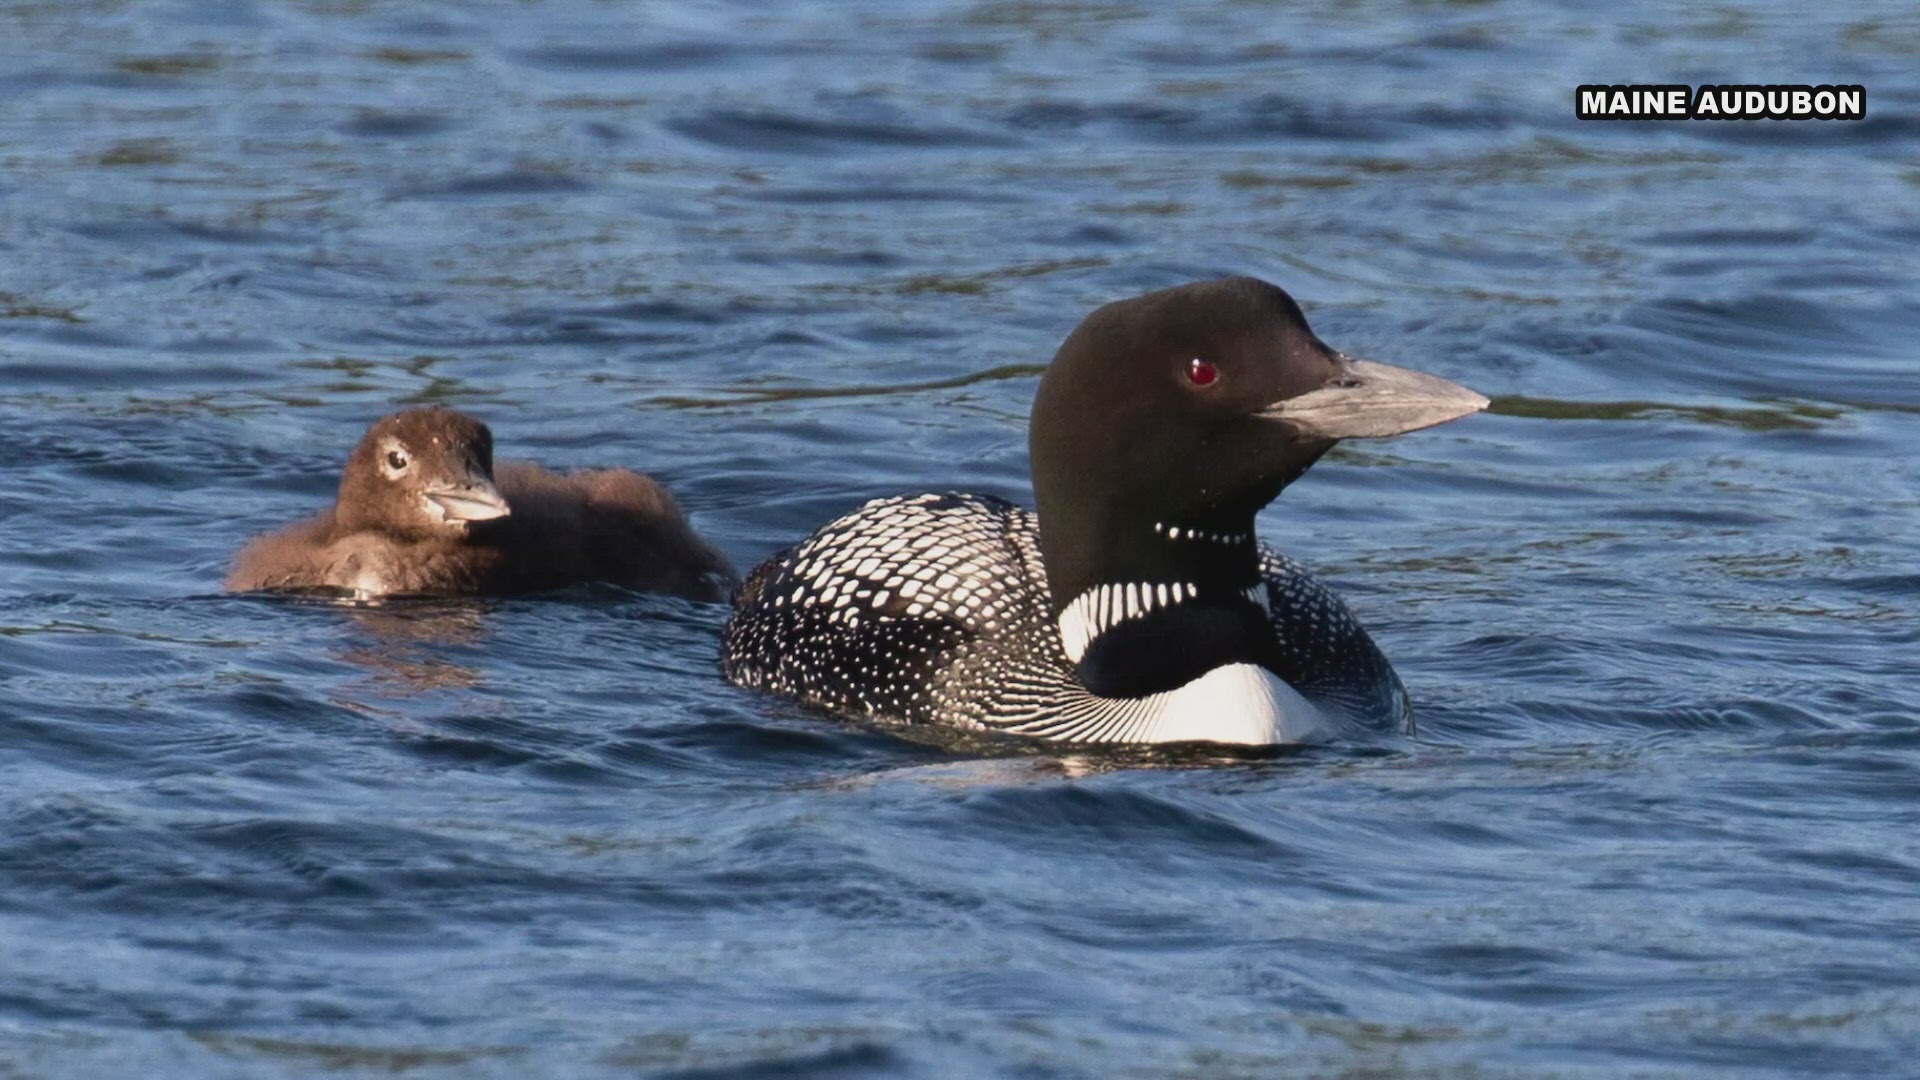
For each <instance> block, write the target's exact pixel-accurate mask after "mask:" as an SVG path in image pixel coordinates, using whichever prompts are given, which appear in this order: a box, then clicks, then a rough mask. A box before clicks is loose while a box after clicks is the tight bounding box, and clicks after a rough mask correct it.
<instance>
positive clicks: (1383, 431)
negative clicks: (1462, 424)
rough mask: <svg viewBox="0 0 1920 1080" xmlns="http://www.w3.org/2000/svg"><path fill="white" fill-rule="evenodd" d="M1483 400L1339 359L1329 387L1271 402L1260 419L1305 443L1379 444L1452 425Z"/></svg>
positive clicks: (1438, 381) (1411, 374)
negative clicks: (1287, 427) (1285, 427)
mask: <svg viewBox="0 0 1920 1080" xmlns="http://www.w3.org/2000/svg"><path fill="white" fill-rule="evenodd" d="M1487 404H1488V402H1487V399H1486V398H1485V397H1482V396H1481V395H1479V394H1476V393H1474V392H1473V391H1471V390H1469V389H1467V388H1466V387H1464V386H1461V385H1460V384H1458V383H1453V382H1448V381H1447V380H1445V379H1442V378H1440V377H1439V376H1438V375H1428V374H1426V373H1425V372H1420V371H1413V370H1410V369H1408V368H1403V367H1394V366H1393V365H1392V364H1376V363H1374V362H1372V361H1370V360H1353V359H1349V358H1345V357H1343V358H1342V370H1341V372H1340V374H1339V375H1337V376H1335V377H1334V379H1333V381H1331V382H1329V383H1327V384H1326V385H1325V386H1322V387H1320V388H1318V389H1315V390H1309V391H1307V392H1306V393H1304V394H1300V395H1298V396H1297V397H1290V398H1286V399H1285V400H1282V401H1276V402H1274V403H1273V404H1272V405H1269V406H1267V408H1266V409H1264V410H1262V411H1261V412H1260V414H1259V415H1261V416H1263V417H1266V418H1268V419H1271V420H1280V421H1283V422H1285V423H1288V424H1291V425H1293V426H1294V427H1295V428H1297V429H1299V430H1300V432H1301V433H1302V434H1304V435H1306V436H1308V437H1310V438H1319V439H1378V438H1383V437H1385V436H1388V435H1398V434H1401V433H1402V432H1407V431H1418V430H1419V429H1421V428H1423V427H1432V426H1433V425H1435V424H1444V423H1446V422H1447V421H1449V420H1457V419H1459V418H1460V417H1462V416H1465V415H1467V414H1468V413H1475V412H1479V411H1480V410H1481V409H1484V408H1486V407H1487Z"/></svg>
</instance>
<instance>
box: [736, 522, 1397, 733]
mask: <svg viewBox="0 0 1920 1080" xmlns="http://www.w3.org/2000/svg"><path fill="white" fill-rule="evenodd" d="M1168 532H1169V535H1171V529H1169V530H1168ZM1261 571H1262V576H1263V578H1264V581H1263V582H1262V583H1261V584H1260V585H1257V586H1255V587H1254V588H1253V589H1252V590H1250V591H1249V593H1248V596H1249V598H1250V599H1253V600H1254V601H1255V602H1256V603H1258V604H1260V605H1261V606H1262V607H1263V608H1264V609H1265V610H1266V611H1267V612H1268V616H1269V621H1270V623H1271V625H1272V626H1273V628H1274V635H1275V641H1276V646H1277V650H1276V652H1277V655H1278V656H1279V658H1280V660H1279V662H1278V666H1277V669H1276V670H1275V671H1272V672H1267V673H1266V675H1264V676H1261V677H1259V678H1255V677H1254V675H1255V674H1257V673H1259V672H1264V671H1265V669H1253V670H1252V672H1238V673H1232V672H1228V669H1229V668H1233V669H1239V668H1248V667H1249V665H1244V664H1236V665H1227V666H1226V667H1224V668H1216V669H1214V670H1213V671H1211V672H1208V673H1207V674H1206V675H1204V676H1202V677H1201V678H1199V679H1196V680H1194V682H1192V683H1189V684H1188V685H1187V686H1185V687H1181V688H1178V689H1175V690H1171V691H1166V692H1164V693H1160V694H1151V695H1147V696H1145V697H1140V698H1109V697H1101V696H1098V695H1096V694H1094V693H1092V692H1091V691H1089V690H1087V689H1086V687H1084V686H1082V685H1081V684H1080V683H1079V682H1078V681H1077V679H1076V678H1075V677H1074V673H1073V660H1072V659H1070V657H1072V656H1078V655H1084V652H1085V649H1086V645H1087V643H1088V642H1090V641H1091V640H1092V638H1093V636H1094V635H1095V634H1097V633H1099V632H1100V630H1101V629H1104V628H1106V627H1110V626H1112V625H1113V624H1114V623H1116V622H1118V621H1121V620H1124V619H1126V618H1131V617H1137V616H1138V615H1139V614H1141V613H1144V612H1146V611H1151V610H1154V609H1155V608H1158V607H1163V606H1166V605H1168V604H1169V603H1178V602H1179V601H1180V600H1183V599H1187V598H1189V597H1190V596H1191V595H1192V592H1191V591H1190V590H1191V589H1192V586H1191V585H1190V584H1188V583H1184V582H1129V583H1119V584H1110V585H1105V586H1100V587H1098V588H1096V589H1093V590H1089V592H1088V593H1087V594H1085V595H1083V596H1081V597H1077V598H1075V600H1074V602H1073V604H1072V605H1070V606H1069V608H1068V610H1067V611H1066V612H1063V613H1062V615H1061V618H1060V620H1059V622H1058V623H1057V624H1056V623H1055V621H1054V620H1053V619H1052V618H1051V617H1050V615H1051V612H1050V608H1051V603H1050V599H1049V597H1048V593H1047V586H1046V580H1047V579H1046V570H1045V567H1044V566H1043V565H1042V563H1041V561H1040V552H1039V537H1038V532H1037V529H1036V526H1035V522H1034V517H1033V515H1032V514H1031V513H1029V512H1028V511H1026V510H1023V509H1020V508H1019V507H1016V506H1014V505H1012V504H1011V503H1008V502H1006V501H1004V500H1001V499H997V498H992V497H990V496H979V495H959V494H944V495H916V496H906V497H899V498H892V499H877V500H874V501H873V502H870V503H867V504H866V505H865V506H862V507H861V508H859V509H858V510H855V511H854V512H852V513H850V514H848V515H846V516H845V517H842V518H840V519H838V520H836V521H834V522H831V523H830V524H828V525H826V526H825V527H823V528H822V529H821V530H820V531H819V532H817V533H815V534H814V535H813V536H811V537H809V538H808V539H806V540H805V541H803V542H802V543H801V544H799V545H798V546H797V547H795V548H793V549H791V550H790V551H788V552H785V553H783V554H780V555H776V556H774V557H773V558H771V559H769V560H767V561H766V562H765V563H763V564H762V565H761V566H760V567H759V568H758V569H756V570H755V571H754V572H753V573H752V575H750V576H749V577H748V579H747V581H746V583H745V584H744V585H743V586H742V587H741V590H740V595H739V598H738V607H737V609H736V611H735V612H734V615H733V617H732V618H731V619H730V620H729V621H728V623H727V627H726V631H725V635H724V640H723V643H722V655H721V664H722V668H723V670H724V671H725V674H726V676H727V678H728V679H730V680H732V681H733V682H735V683H738V684H740V685H743V686H750V687H757V688H760V689H765V690H770V691H774V692H778V693H784V694H789V695H792V696H794V697H797V698H799V699H800V700H802V701H804V702H807V703H809V704H813V705H817V706H821V707H824V708H827V709H830V710H832V711H834V712H837V713H840V714H842V715H848V716H852V717H855V718H860V719H871V720H887V721H893V722H904V723H938V724H948V725H954V726H958V727H965V728H979V729H989V730H998V731H1005V732H1012V733H1017V734H1021V735H1029V736H1035V737H1039V738H1045V739H1056V740H1068V741H1075V742H1153V741H1169V740H1178V739H1195V738H1205V739H1213V740H1215V741H1223V742H1231V741H1260V739H1259V738H1254V737H1253V735H1257V734H1258V732H1259V731H1260V730H1262V729H1261V728H1260V727H1259V724H1260V723H1262V722H1263V721H1257V720H1256V719H1255V718H1253V717H1252V716H1250V715H1242V714H1243V713H1246V711H1247V710H1248V709H1267V710H1269V711H1272V712H1273V713H1274V716H1273V717H1272V718H1271V719H1272V732H1271V736H1270V737H1271V738H1272V739H1274V740H1280V741H1288V740H1292V739H1297V738H1300V737H1304V735H1306V734H1311V733H1312V732H1314V731H1317V730H1321V729H1322V728H1324V727H1325V726H1326V724H1328V723H1334V722H1338V721H1341V720H1345V721H1348V722H1355V723H1359V724H1363V725H1366V726H1370V727H1397V728H1405V727H1408V726H1410V723H1411V713H1410V711H1409V710H1408V708H1407V704H1406V695H1405V691H1404V690H1402V689H1401V687H1400V681H1399V679H1398V678H1397V677H1396V676H1395V675H1394V674H1393V669H1392V667H1391V666H1390V665H1389V664H1388V663H1387V660H1386V658H1385V657H1384V656H1382V655H1381V654H1380V651H1379V650H1378V648H1376V647H1375V646H1374V644H1373V642H1372V640H1371V639H1370V638H1368V637H1367V635H1366V632H1365V631H1364V630H1363V629H1361V627H1360V625H1359V623H1358V622H1356V621H1355V620H1354V618H1353V616H1352V615H1350V614H1349V613H1348V612H1347V609H1346V606H1345V605H1344V604H1342V603H1341V602H1340V599H1339V598H1338V597H1337V596H1335V595H1334V594H1333V593H1332V592H1331V591H1329V590H1328V589H1327V588H1326V587H1325V586H1324V585H1322V584H1320V582H1319V581H1317V580H1316V579H1314V578H1313V577H1312V576H1311V575H1310V574H1308V573H1307V572H1306V571H1305V569H1303V568H1302V567H1301V566H1300V565H1299V564H1298V563H1296V562H1294V561H1293V560H1291V559H1288V558H1286V557H1285V556H1282V555H1279V554H1276V553H1274V552H1271V551H1266V550H1263V551H1262V553H1261ZM1076 644H1077V648H1078V650H1079V652H1078V653H1076V652H1075V651H1074V650H1075V648H1076ZM1223 672H1228V673H1227V674H1222V673H1223ZM1269 683H1271V685H1270V684H1269ZM1235 702H1239V703H1240V704H1234V703H1235ZM1223 710H1224V711H1223ZM1249 733H1252V734H1249ZM1242 736H1245V738H1242Z"/></svg>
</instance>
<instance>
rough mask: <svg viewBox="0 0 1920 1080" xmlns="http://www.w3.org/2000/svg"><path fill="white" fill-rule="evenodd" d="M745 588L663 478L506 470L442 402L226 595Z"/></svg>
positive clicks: (382, 443) (351, 461)
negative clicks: (599, 586)
mask: <svg viewBox="0 0 1920 1080" xmlns="http://www.w3.org/2000/svg"><path fill="white" fill-rule="evenodd" d="M735 580H736V579H735V578H734V574H733V570H732V568H731V567H730V566H729V565H728V564H727V561H726V559H725V558H724V557H723V556H721V555H720V553H719V552H717V551H715V550H714V549H713V548H711V547H709V546H708V545H707V544H706V542H705V541H703V540H701V539H700V538H699V537H698V536H696V535H695V534H694V532H693V529H692V528H691V527H690V526H689V525H688V524H687V522H686V519H685V518H683V517H681V516H680V510H679V508H678V507H676V506H675V505H674V502H673V497H672V496H671V495H669V494H667V492H666V489H665V488H662V487H661V486H660V485H659V484H657V483H655V482H654V481H653V480H652V479H650V478H648V477H646V476H642V475H640V474H639V473H634V472H629V471H628V470H626V469H587V470H581V471H578V472H570V473H564V474H563V473H553V472H548V471H547V470H545V469H542V468H540V467H539V466H537V465H529V464H525V463H521V462H502V463H501V464H500V468H499V469H498V470H497V471H496V470H495V469H494V467H493V433H492V432H490V431H489V430H488V429H487V425H485V424H483V423H481V422H480V421H478V420H475V419H474V418H473V417H470V416H467V415H465V414H464V413H460V412H456V411H454V410H453V409H449V408H447V407H445V406H432V407H429V408H416V409H403V410H401V411H400V412H396V413H393V414H391V415H388V416H384V417H382V418H380V419H379V420H378V421H376V422H375V423H374V424H373V426H372V427H371V428H369V429H368V430H367V434H366V436H365V437H364V438H362V439H361V440H360V444H359V445H358V446H356V447H354V450H353V453H352V455H351V456H349V457H348V458H347V467H346V470H345V471H344V472H343V473H342V474H341V476H340V490H339V495H338V497H337V498H336V499H335V500H334V504H333V506H331V507H329V508H328V509H327V510H326V511H324V512H322V513H320V514H318V515H316V516H314V517H311V518H308V519H307V520H305V521H300V522H296V523H294V524H292V525H289V526H287V527H286V528H283V529H281V530H280V531H278V532H274V533H270V534H268V535H265V536H262V537H259V538H257V539H255V540H254V541H253V542H252V543H250V544H248V545H247V546H246V548H244V549H243V550H242V551H241V552H240V553H239V554H238V555H237V556H235V557H234V562H233V572H232V573H231V574H230V575H229V576H228V578H227V588H228V590H230V591H232V592H249V591H253V590H262V589H264V590H293V591H299V590H322V591H324V590H346V591H347V592H350V593H352V594H353V596H354V597H355V598H356V599H372V598H377V597H383V596H391V595H401V594H412V595H441V596H446V595H476V594H501V593H520V592H536V591H540V590H544V589H557V588H561V587H563V586H566V585H573V584H579V583H582V582H588V581H604V582H610V583H612V584H616V585H626V586H629V587H632V588H637V589H651V590H658V591H661V592H670V593H675V594H678V595H680V596H686V597H690V598H693V599H697V600H723V599H725V598H726V595H727V592H728V591H729V590H730V589H731V588H732V586H733V584H734V582H735Z"/></svg>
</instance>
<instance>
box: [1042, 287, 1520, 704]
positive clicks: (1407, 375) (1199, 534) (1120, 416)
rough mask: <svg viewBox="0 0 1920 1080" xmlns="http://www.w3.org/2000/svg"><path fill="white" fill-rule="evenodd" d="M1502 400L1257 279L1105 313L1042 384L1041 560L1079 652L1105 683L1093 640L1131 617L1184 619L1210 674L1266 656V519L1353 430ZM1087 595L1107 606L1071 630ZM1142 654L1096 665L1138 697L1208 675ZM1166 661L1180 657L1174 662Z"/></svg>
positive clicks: (1063, 351) (1090, 674)
mask: <svg viewBox="0 0 1920 1080" xmlns="http://www.w3.org/2000/svg"><path fill="white" fill-rule="evenodd" d="M1486 405H1487V399H1486V398H1484V397H1482V396H1480V395H1479V394H1476V393H1474V392H1473V391H1471V390H1468V389H1466V388H1464V387H1461V386H1457V385H1455V384H1453V383H1451V382H1448V381H1446V380H1445V379H1440V378H1436V377H1434V376H1431V375H1424V374H1421V373H1419V372H1415V371H1409V370H1407V369H1405V368H1398V367H1392V366H1390V365H1387V364H1378V363H1369V362H1366V361H1361V360H1354V359H1352V358H1350V357H1347V356H1344V355H1342V354H1341V353H1339V352H1337V351H1335V350H1334V349H1332V348H1330V347H1328V346H1327V345H1326V344H1325V343H1324V342H1322V341H1321V340H1320V339H1319V338H1318V337H1316V336H1314V333H1313V331H1312V330H1310V329H1309V328H1308V327H1307V320H1306V316H1305V315H1304V314H1302V313H1301V310H1300V306H1299V305H1298V304H1296V303H1295V302H1294V300H1293V298H1292V297H1290V296H1288V295H1287V294H1286V292H1285V291H1283V290H1281V289H1280V288H1278V287H1276V286H1274V285H1270V284H1268V283H1266V282H1264V281H1260V280H1258V279H1256V278H1251V277H1234V278H1225V279H1221V280H1218V281H1204V282H1198V283H1194V284H1190V285H1182V286H1178V287H1176V288H1171V289H1163V290H1160V291H1158V292H1152V293H1147V294H1146V295H1144V296H1137V297H1133V298H1131V299H1127V300H1120V301H1116V302H1114V303H1110V304H1107V305H1105V306H1104V307H1101V308H1099V309H1097V310H1095V311H1094V312H1093V313H1092V314H1091V315H1088V316H1087V318H1086V319H1085V320H1084V321H1082V322H1081V324H1080V325H1079V327H1078V328H1076V329H1075V330H1074V331H1073V333H1072V334H1070V335H1068V337H1067V339H1066V341H1065V342H1064V343H1063V344H1062V345H1061V346H1060V350H1059V352H1058V353H1057V354H1055V356H1054V359H1053V363H1052V364H1051V365H1050V366H1049V367H1048V369H1047V372H1046V375H1045V376H1044V377H1043V378H1042V379H1041V381H1040V388H1039V391H1038V393H1037V394H1036V395H1035V398H1034V403H1033V415H1032V419H1031V423H1030V427H1029V435H1028V440H1029V449H1030V451H1031V459H1032V467H1033V486H1034V498H1035V506H1036V509H1037V511H1038V517H1039V524H1040V549H1041V558H1042V560H1043V561H1044V562H1045V564H1046V568H1047V577H1048V582H1049V587H1050V589H1051V592H1052V601H1053V614H1054V616H1055V617H1056V619H1060V620H1062V623H1061V625H1062V635H1063V640H1064V641H1065V642H1066V644H1067V651H1068V653H1069V657H1070V658H1071V659H1073V660H1074V661H1075V662H1076V663H1080V664H1081V666H1082V675H1083V678H1086V679H1087V680H1088V683H1089V685H1090V686H1095V684H1097V683H1099V682H1100V681H1101V680H1102V678H1105V677H1106V676H1103V675H1102V673H1101V671H1098V670H1091V671H1090V670H1088V664H1089V663H1090V662H1095V661H1099V660H1100V657H1098V656H1091V653H1090V652H1089V650H1088V649H1087V646H1088V645H1090V644H1091V643H1092V642H1093V641H1094V639H1095V638H1098V637H1101V636H1102V635H1103V633H1104V631H1106V630H1108V629H1110V628H1112V627H1113V626H1114V625H1115V624H1117V623H1118V622H1123V621H1138V622H1142V623H1143V624H1157V623H1163V622H1165V621H1166V620H1167V619H1172V620H1173V621H1174V622H1176V623H1181V625H1179V626H1177V627H1173V628H1171V629H1172V630H1177V632H1178V634H1179V636H1180V640H1181V641H1182V642H1183V644H1185V645H1188V646H1191V648H1189V649H1188V650H1187V651H1188V652H1191V653H1193V654H1194V655H1195V656H1197V657H1200V658H1201V659H1198V660H1194V661H1192V663H1200V664H1203V665H1204V666H1203V667H1202V668H1201V670H1205V669H1206V667H1210V666H1212V665H1211V662H1210V661H1209V658H1210V660H1217V661H1220V662H1231V661H1233V660H1237V659H1258V658H1257V657H1256V656H1251V655H1249V650H1255V649H1257V645H1256V644H1255V642H1257V641H1259V640H1262V639H1263V638H1262V634H1261V633H1260V629H1259V627H1258V626H1257V625H1256V623H1257V622H1258V621H1259V619H1260V617H1261V616H1260V613H1259V612H1257V611H1255V610H1254V609H1253V605H1252V603H1251V602H1250V601H1248V600H1247V598H1246V592H1247V590H1249V589H1250V588H1252V587H1254V586H1255V585H1256V584H1257V583H1258V581H1259V555H1258V550H1257V548H1256V546H1255V541H1254V536H1253V517H1254V514H1255V513H1256V512H1257V511H1259V509H1260V508H1261V507H1263V506H1265V505H1266V504H1267V503H1268V502H1271V501H1272V500H1273V498H1274V496H1276V495H1278V494H1279V493H1280V491H1281V489H1283V488H1285V487H1286V486H1287V485H1288V484H1289V483H1292V482H1293V481H1294V480H1295V479H1297V478H1298V477H1299V476H1300V475H1301V474H1302V473H1304V472H1305V471H1306V470H1307V468H1308V467H1309V466H1311V465H1312V464H1313V463H1314V462H1315V461H1316V460H1318V459H1319V457H1320V456H1321V455H1322V454H1324V453H1326V452H1327V450H1328V449H1330V448H1331V447H1332V446H1333V444H1334V443H1335V442H1336V441H1338V440H1340V439H1343V438H1363V437H1378V436H1386V435H1396V434H1399V433H1401V432H1405V431H1412V430H1415V429H1417V428H1422V427H1427V426H1429V425H1431V424H1438V423H1441V422H1443V421H1446V420H1452V419H1454V418H1456V417H1460V416H1464V415H1466V414H1468V413H1471V412H1474V411H1476V410H1479V409H1483V408H1485V407H1486ZM1129 586H1138V589H1136V590H1133V591H1129V588H1128V587H1129ZM1116 589H1117V590H1118V591H1117V593H1115V592H1114V590H1116ZM1076 603H1078V604H1079V605H1081V606H1082V607H1090V609H1091V611H1092V614H1091V615H1089V613H1088V612H1086V611H1082V612H1080V613H1079V616H1078V617H1079V619H1080V621H1079V623H1077V624H1075V625H1074V626H1071V627H1070V626H1069V623H1070V622H1072V620H1073V619H1075V618H1076V615H1075V612H1074V610H1072V609H1074V606H1075V605H1076ZM1170 611H1176V612H1177V613H1176V614H1169V613H1168V612H1170ZM1156 612H1157V613H1159V614H1154V613H1156ZM1141 615H1153V617H1152V618H1147V619H1139V618H1137V617H1138V616H1141ZM1155 629H1156V631H1157V633H1156V634H1154V635H1148V636H1143V637H1142V638H1141V640H1142V642H1143V643H1145V644H1152V643H1153V642H1154V641H1155V639H1157V642H1158V645H1159V649H1160V652H1162V653H1165V652H1166V651H1167V649H1166V647H1165V646H1166V641H1167V640H1168V639H1167V637H1166V633H1167V632H1168V631H1169V630H1170V628H1169V627H1167V626H1156V627H1155ZM1122 637H1124V635H1122ZM1264 637H1266V638H1270V637H1271V635H1270V634H1266V635H1264ZM1076 650H1078V651H1081V652H1083V653H1088V656H1076V655H1073V654H1074V653H1075V652H1076ZM1104 651H1105V652H1106V653H1108V654H1112V653H1113V650H1112V649H1107V650H1104ZM1138 651H1141V650H1134V652H1138ZM1126 659H1127V663H1125V664H1116V663H1111V662H1109V663H1106V664H1099V663H1095V664H1094V666H1095V667H1105V668H1113V669H1115V670H1116V671H1119V672H1122V674H1121V675H1118V676H1115V677H1118V678H1120V680H1121V682H1122V683H1125V684H1126V685H1125V686H1123V687H1120V689H1123V690H1138V691H1139V692H1147V691H1150V690H1152V689H1155V688H1157V686H1156V685H1155V684H1158V683H1162V682H1166V681H1168V680H1173V679H1184V678H1185V677H1187V676H1189V675H1191V674H1193V672H1192V671H1191V670H1187V669H1188V668H1190V667H1191V666H1192V664H1191V663H1186V664H1183V663H1182V662H1173V661H1168V662H1165V663H1162V662H1151V663H1144V664H1143V663H1142V662H1141V661H1142V660H1143V659H1144V658H1143V657H1142V656H1138V655H1128V656H1127V657H1126ZM1167 663H1172V666H1173V667H1174V668H1176V669H1178V670H1172V671H1160V670H1159V669H1160V668H1163V667H1166V666H1167ZM1141 680H1144V689H1142V687H1141V686H1138V685H1135V684H1137V683H1140V682H1141ZM1109 681H1111V680H1109ZM1096 688H1097V686H1096Z"/></svg>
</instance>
